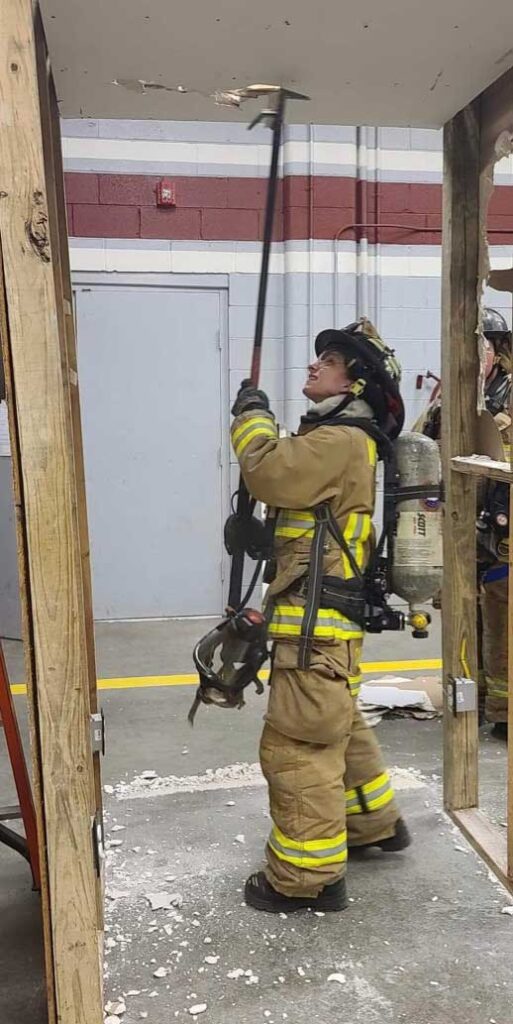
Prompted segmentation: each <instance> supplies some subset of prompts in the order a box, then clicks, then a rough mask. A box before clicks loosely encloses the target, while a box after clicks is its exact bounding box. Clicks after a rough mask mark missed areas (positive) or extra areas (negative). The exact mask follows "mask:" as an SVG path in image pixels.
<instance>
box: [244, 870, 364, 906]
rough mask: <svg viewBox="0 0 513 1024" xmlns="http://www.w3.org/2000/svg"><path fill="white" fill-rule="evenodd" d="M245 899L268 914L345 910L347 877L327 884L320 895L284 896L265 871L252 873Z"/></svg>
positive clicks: (247, 884) (346, 903) (247, 883)
mask: <svg viewBox="0 0 513 1024" xmlns="http://www.w3.org/2000/svg"><path fill="white" fill-rule="evenodd" d="M244 899H245V900H246V903H247V904H248V906H250V907H254V908H255V910H266V911H267V913H268V914H292V913H294V911H296V910H323V911H325V912H328V913H329V912H330V911H336V910H345V909H346V907H347V906H348V899H347V894H346V880H345V878H339V879H338V880H337V881H336V882H332V883H331V885H325V886H324V888H322V889H321V891H320V893H319V895H318V896H284V895H283V893H281V892H278V890H277V889H274V888H273V886H272V885H271V883H270V882H268V881H267V878H266V876H265V873H264V872H263V871H258V872H257V873H256V874H254V875H250V877H249V878H248V880H247V882H246V887H245V889H244Z"/></svg>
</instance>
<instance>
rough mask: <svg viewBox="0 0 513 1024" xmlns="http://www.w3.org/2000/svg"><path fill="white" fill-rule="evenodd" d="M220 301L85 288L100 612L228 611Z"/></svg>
mask: <svg viewBox="0 0 513 1024" xmlns="http://www.w3.org/2000/svg"><path fill="white" fill-rule="evenodd" d="M223 298H224V296H223V293H222V292H220V291H219V290H216V289H199V288H198V289H196V288H178V287H144V286H141V287H125V286H121V285H100V286H97V285H93V286H92V287H90V288H87V287H80V286H79V287H78V289H77V293H76V313H77V339H78V356H79V377H80V393H81V405H82V421H83V433H84V457H85V468H86V484H87V498H88V511H89V530H90V537H91V556H92V570H93V594H94V613H95V617H96V618H100V619H126V618H155V617H168V616H182V615H183V616H189V615H217V614H219V612H220V611H221V609H222V605H223V595H222V557H223V552H222V524H223V518H224V514H225V511H226V507H225V500H224V494H223V473H222V462H223V459H222V452H223V430H222V413H223V411H224V410H223V409H222V400H221V392H222V380H221V372H222V366H221V342H220V338H221V329H222V305H221V303H222V299H223Z"/></svg>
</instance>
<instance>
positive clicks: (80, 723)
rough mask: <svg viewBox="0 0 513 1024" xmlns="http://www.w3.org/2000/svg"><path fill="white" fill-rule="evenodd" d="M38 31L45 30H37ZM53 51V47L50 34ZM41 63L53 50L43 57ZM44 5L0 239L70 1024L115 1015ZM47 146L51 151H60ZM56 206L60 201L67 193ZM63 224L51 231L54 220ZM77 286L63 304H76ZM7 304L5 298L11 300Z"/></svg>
mask: <svg viewBox="0 0 513 1024" xmlns="http://www.w3.org/2000/svg"><path fill="white" fill-rule="evenodd" d="M38 31H39V30H38ZM38 43H39V46H41V40H40V39H39V40H38ZM39 65H40V69H41V51H40V57H39ZM41 114H43V116H44V115H45V103H44V97H43V102H42V106H41V109H40V94H39V89H38V79H37V64H36V41H35V30H34V23H33V9H32V3H31V0H4V3H3V4H2V32H1V34H0V241H1V247H2V256H3V281H4V292H3V300H4V301H3V306H4V308H3V322H4V325H6V331H5V337H4V338H3V344H4V347H5V349H6V350H7V357H8V359H7V362H8V364H9V366H10V372H11V378H12V379H11V389H10V391H9V394H8V401H9V403H10V405H11V409H12V414H11V415H12V416H13V417H14V420H15V427H14V430H15V435H16V439H17V445H18V453H19V460H20V468H21V477H20V480H21V484H22V488H21V495H20V498H21V504H22V508H21V516H22V520H23V524H24V537H25V545H26V564H21V565H20V568H21V569H22V571H25V580H24V585H25V590H26V594H27V602H26V605H27V607H26V610H25V613H24V621H25V622H28V629H27V633H26V639H28V642H29V644H32V647H31V651H32V652H33V666H32V667H33V673H34V678H33V688H34V695H35V700H34V711H35V716H34V717H35V729H36V733H37V744H38V747H39V751H40V770H41V779H42V798H43V801H42V802H43V820H44V839H45V843H46V854H47V866H48V878H49V909H50V915H49V924H50V930H51V948H52V953H53V974H54V982H55V997H56V1007H57V1017H58V1020H59V1024H93V1022H95V1024H96V1022H97V1021H101V1020H102V1016H103V1006H102V1003H103V999H102V981H101V965H100V955H99V954H100V944H99V940H98V932H97V927H98V915H97V907H96V885H97V883H96V875H95V866H94V856H93V853H94V850H93V840H92V819H93V816H94V814H95V812H96V794H95V785H94V773H93V757H92V751H91V733H90V699H91V698H90V678H89V675H90V657H89V651H90V643H91V640H90V637H91V635H92V628H93V624H92V618H91V614H90V608H89V606H88V598H87V594H86V592H85V587H84V574H83V555H84V547H83V538H82V539H81V537H80V528H79V523H78V509H79V505H80V502H82V501H83V500H84V494H83V490H82V487H81V484H80V473H77V471H76V464H77V456H78V454H79V448H80V440H79V438H78V439H77V436H76V428H75V425H74V418H73V415H72V412H71V403H70V374H69V359H70V354H69V353H70V349H69V346H70V337H69V336H68V334H67V332H66V330H65V329H64V330H63V326H64V320H65V313H64V307H63V305H62V299H63V288H62V280H63V277H64V276H65V272H64V270H63V266H64V265H63V259H62V251H59V245H60V244H62V235H60V233H59V228H58V225H56V224H55V204H54V203H53V202H52V195H55V196H56V195H57V192H56V189H55V182H54V181H53V180H52V166H51V164H49V163H48V160H47V161H46V165H45V160H44V155H43V154H44V149H43V136H44V137H45V138H47V137H48V136H50V137H51V133H52V125H51V123H49V122H48V120H45V122H44V123H43V124H42V123H41ZM46 152H47V153H48V147H47V150H46ZM57 202H59V200H58V199H57ZM49 217H50V219H51V224H50V227H49V224H48V220H49ZM69 295H70V290H69V288H68V289H67V294H66V295H65V296H64V297H65V298H66V299H67V301H68V302H69ZM0 301H1V296H0Z"/></svg>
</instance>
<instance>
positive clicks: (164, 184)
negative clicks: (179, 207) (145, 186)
mask: <svg viewBox="0 0 513 1024" xmlns="http://www.w3.org/2000/svg"><path fill="white" fill-rule="evenodd" d="M157 206H176V187H175V183H174V181H171V180H170V178H161V179H160V181H159V183H158V185H157Z"/></svg>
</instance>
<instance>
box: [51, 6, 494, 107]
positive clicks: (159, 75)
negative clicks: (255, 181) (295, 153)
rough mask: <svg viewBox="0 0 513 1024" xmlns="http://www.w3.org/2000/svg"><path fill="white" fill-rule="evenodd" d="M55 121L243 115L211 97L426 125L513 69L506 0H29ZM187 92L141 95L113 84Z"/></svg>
mask: <svg viewBox="0 0 513 1024" xmlns="http://www.w3.org/2000/svg"><path fill="white" fill-rule="evenodd" d="M41 6H42V10H43V16H44V21H45V26H46V32H47V36H48V42H49V47H50V53H51V57H52V63H53V67H54V74H55V80H56V84H57V91H58V95H59V99H60V101H61V112H62V114H63V116H64V117H80V116H84V117H98V118H102V117H110V118H157V119H162V120H167V119H169V120H225V121H226V120H231V119H237V118H238V119H240V120H248V118H249V117H250V116H252V114H253V112H254V111H255V110H256V109H257V107H256V106H255V103H254V101H251V104H248V105H246V106H245V107H244V108H243V109H242V110H241V111H236V110H227V109H226V108H223V107H217V106H216V105H215V104H214V102H213V100H212V99H210V98H209V94H210V93H212V92H214V91H215V90H216V89H223V90H224V89H229V88H232V87H239V86H244V85H246V84H248V83H250V82H269V83H277V84H282V85H287V86H289V87H291V88H293V89H297V90H299V91H301V92H306V93H308V94H309V95H310V96H311V102H310V103H308V104H306V103H295V104H294V105H293V109H291V110H290V111H289V114H288V120H290V121H294V122H299V121H312V122H317V123H319V122H324V123H328V124H330V123H331V124H369V125H371V124H376V125H418V126H426V127H438V126H440V125H441V124H443V123H444V121H446V120H447V119H448V118H449V117H451V116H452V115H453V114H454V113H456V112H457V111H458V110H459V109H461V107H462V106H464V105H465V104H466V103H467V102H468V101H469V100H470V99H472V98H473V97H474V96H476V95H477V94H478V93H479V92H480V91H481V90H482V89H484V88H485V86H487V85H489V84H490V83H491V82H492V81H494V79H496V78H498V77H499V75H501V74H502V73H503V72H504V71H507V70H508V68H509V67H510V66H511V65H512V64H513V2H512V0H488V3H485V2H484V0H482V2H478V0H254V2H250V0H239V2H236V0H181V2H179V0H41ZM114 79H118V80H124V81H128V82H130V81H135V82H137V80H143V81H145V82H156V83H159V84H161V85H165V86H168V87H169V88H170V89H172V90H173V89H176V87H177V86H179V85H180V86H183V87H185V88H186V89H187V90H189V91H188V92H187V93H183V94H181V93H179V92H175V91H163V90H157V91H156V90H153V89H152V90H148V91H146V92H145V93H144V94H139V93H137V92H134V91H132V90H131V89H129V88H126V86H121V85H113V84H112V83H113V80H114Z"/></svg>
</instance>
